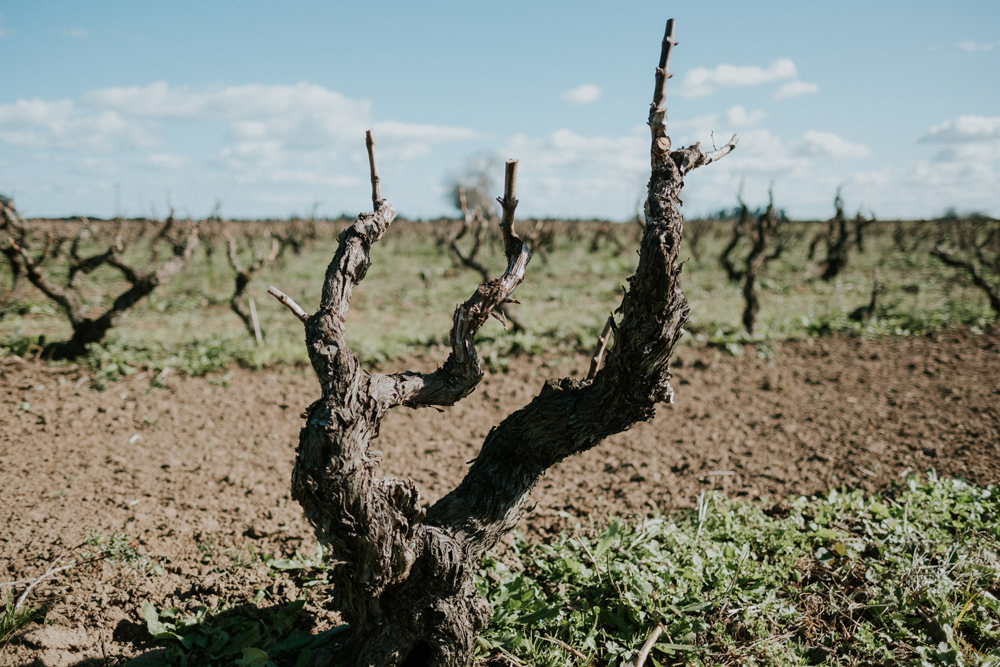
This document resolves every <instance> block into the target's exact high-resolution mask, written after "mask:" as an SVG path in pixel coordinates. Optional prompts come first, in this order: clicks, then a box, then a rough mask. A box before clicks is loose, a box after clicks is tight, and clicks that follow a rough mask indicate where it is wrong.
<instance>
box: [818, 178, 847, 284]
mask: <svg viewBox="0 0 1000 667" xmlns="http://www.w3.org/2000/svg"><path fill="white" fill-rule="evenodd" d="M833 206H834V209H836V213H835V214H834V216H833V218H832V219H831V220H830V221H829V222H827V226H826V239H825V240H826V259H824V260H823V274H822V275H821V276H820V278H822V279H823V280H825V281H826V282H830V281H831V280H833V279H834V278H836V277H837V276H838V275H840V272H841V271H843V270H844V268H845V267H846V266H847V259H848V254H849V253H850V250H851V233H850V229H849V228H848V226H847V218H845V217H844V200H843V198H841V196H840V188H837V195H836V196H835V197H834V199H833Z"/></svg>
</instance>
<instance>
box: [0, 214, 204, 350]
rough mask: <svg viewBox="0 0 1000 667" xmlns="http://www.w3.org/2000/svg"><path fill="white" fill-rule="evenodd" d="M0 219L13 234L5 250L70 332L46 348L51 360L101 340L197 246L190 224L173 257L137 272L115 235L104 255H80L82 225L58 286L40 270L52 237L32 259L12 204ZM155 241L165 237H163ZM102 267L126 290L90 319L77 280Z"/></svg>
mask: <svg viewBox="0 0 1000 667" xmlns="http://www.w3.org/2000/svg"><path fill="white" fill-rule="evenodd" d="M0 215H2V216H3V219H4V223H5V226H6V228H7V229H8V230H10V231H11V232H13V233H12V234H11V235H10V236H8V239H7V246H8V247H9V248H11V249H13V250H14V251H15V252H17V254H18V259H19V262H20V264H21V266H22V267H23V270H24V272H25V275H26V276H27V278H28V280H29V281H30V282H31V284H32V285H34V286H35V287H37V288H38V289H39V290H40V291H41V292H42V293H43V294H44V295H45V296H46V297H48V298H49V299H51V300H52V301H54V302H55V303H56V304H57V305H58V306H59V307H60V308H61V309H62V311H63V313H64V314H65V315H66V317H67V319H68V320H69V323H70V326H71V327H72V328H73V335H72V336H71V337H70V339H69V340H67V341H63V342H59V343H53V344H51V345H49V346H47V347H46V349H45V352H44V354H45V355H46V356H48V357H50V358H54V359H73V358H76V357H79V356H81V355H83V354H86V351H87V346H88V345H89V344H91V343H97V342H99V341H101V340H103V339H104V336H105V334H107V332H108V330H109V329H111V328H113V327H115V326H118V324H120V323H121V321H122V319H123V318H124V317H125V315H126V313H127V312H128V310H129V309H130V308H131V307H132V306H134V305H135V304H136V303H138V302H139V301H140V300H142V298H143V297H145V296H146V295H148V294H150V293H151V292H152V291H153V290H155V289H156V288H157V287H159V286H160V285H162V284H163V283H165V282H167V281H168V280H170V279H171V278H173V276H174V275H175V274H176V273H177V272H178V271H179V270H180V269H181V268H182V267H183V266H184V264H185V263H187V261H188V260H189V259H190V257H191V253H192V252H194V248H195V246H197V244H198V228H197V225H192V226H191V228H190V231H189V232H188V233H187V235H186V238H185V240H184V242H183V244H182V245H181V244H178V243H174V245H173V248H174V253H173V256H172V257H171V258H170V259H168V260H167V261H166V262H164V263H163V264H161V265H160V266H159V267H157V268H153V266H154V264H155V262H150V263H149V265H147V266H146V267H145V268H144V269H143V270H137V269H136V268H134V267H133V266H132V265H131V264H130V263H129V262H127V261H126V260H125V258H124V257H123V256H122V254H123V253H124V251H125V246H124V243H123V241H122V237H121V235H120V234H118V235H116V238H115V241H114V242H113V243H112V244H111V245H110V247H108V249H107V250H106V251H104V252H102V253H98V254H96V255H91V256H88V257H84V256H81V254H80V248H81V245H82V242H83V240H85V238H86V235H87V234H89V233H90V232H89V227H84V228H83V229H81V230H80V232H79V233H78V234H77V236H76V238H74V239H73V243H72V245H71V247H70V266H69V271H68V274H67V278H66V281H65V283H64V284H62V285H60V284H58V283H56V282H55V281H54V280H53V279H52V277H51V276H50V275H48V274H46V273H45V272H44V271H43V270H42V267H43V265H44V264H45V262H46V260H49V259H50V258H51V249H52V245H53V243H52V241H53V236H52V234H49V235H48V237H47V239H46V242H45V246H44V247H43V248H42V249H41V251H39V252H37V253H36V254H35V255H34V256H32V252H33V250H34V249H33V248H32V247H31V243H30V241H29V239H28V236H27V233H26V232H25V231H24V229H25V228H24V224H23V221H21V218H20V216H19V215H18V214H17V210H16V209H14V207H13V205H0ZM161 232H162V230H161ZM160 237H163V238H169V236H166V235H164V234H163V233H161V235H160ZM105 265H107V266H111V267H114V268H116V269H118V270H119V271H120V272H121V273H122V275H123V276H124V278H125V280H127V281H128V282H129V284H130V287H129V288H128V289H126V290H125V291H124V292H122V293H121V294H119V295H118V296H117V297H116V298H115V300H114V302H113V303H112V304H111V307H110V308H108V309H107V310H105V311H104V312H103V313H101V314H100V315H98V316H97V317H94V318H92V317H89V316H88V315H89V308H88V307H87V306H85V305H84V301H83V296H82V294H81V293H80V289H79V285H78V281H79V277H80V276H81V275H86V274H89V273H91V272H93V271H95V270H97V269H98V268H100V267H101V266H105Z"/></svg>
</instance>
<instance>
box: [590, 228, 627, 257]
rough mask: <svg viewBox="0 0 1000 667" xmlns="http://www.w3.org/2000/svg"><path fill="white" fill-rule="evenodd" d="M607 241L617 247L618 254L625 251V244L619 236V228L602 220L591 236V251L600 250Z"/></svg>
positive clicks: (616, 252)
mask: <svg viewBox="0 0 1000 667" xmlns="http://www.w3.org/2000/svg"><path fill="white" fill-rule="evenodd" d="M605 242H607V243H608V244H610V245H613V246H614V247H615V254H616V255H620V254H622V253H623V252H625V244H624V243H622V240H621V239H620V238H618V230H617V229H615V227H614V225H613V224H612V223H610V222H600V223H598V224H597V225H596V226H595V228H594V235H593V236H592V237H590V252H592V253H594V252H597V251H599V250H600V249H601V246H602V245H605Z"/></svg>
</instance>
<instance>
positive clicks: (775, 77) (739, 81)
mask: <svg viewBox="0 0 1000 667" xmlns="http://www.w3.org/2000/svg"><path fill="white" fill-rule="evenodd" d="M797 74H798V71H797V70H796V68H795V63H794V62H792V61H791V60H789V59H788V58H779V59H778V60H775V61H774V62H772V63H771V64H770V65H769V66H768V67H767V69H763V68H761V67H756V66H746V67H736V66H734V65H726V64H722V65H719V66H718V67H716V68H715V69H708V68H706V67H696V68H695V69H693V70H690V71H689V72H688V73H687V74H685V75H684V79H683V81H682V82H681V91H680V93H681V96H683V97H686V98H695V97H705V96H707V95H712V94H714V93H715V92H717V91H718V90H719V89H720V88H735V87H740V86H759V85H762V84H765V83H773V82H775V81H784V80H786V79H794V78H795V77H796V76H797Z"/></svg>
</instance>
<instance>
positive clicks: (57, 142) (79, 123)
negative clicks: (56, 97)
mask: <svg viewBox="0 0 1000 667" xmlns="http://www.w3.org/2000/svg"><path fill="white" fill-rule="evenodd" d="M0 142H3V143H6V144H9V145H11V146H19V147H24V148H35V149H45V148H58V149H64V150H84V151H97V152H109V151H115V150H122V149H136V148H147V149H148V148H154V147H156V146H157V143H158V142H157V140H156V138H155V137H154V136H153V135H152V134H151V133H150V132H149V131H148V129H147V128H146V127H144V126H143V125H142V124H141V123H139V122H138V121H136V120H135V119H130V118H127V117H124V116H122V115H121V114H119V113H117V112H115V111H98V112H92V113H81V112H80V109H79V108H78V107H77V105H76V104H75V103H74V102H73V101H72V100H60V101H58V102H47V101H45V100H39V99H33V100H23V99H22V100H18V101H17V102H14V103H13V104H4V105H0Z"/></svg>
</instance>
